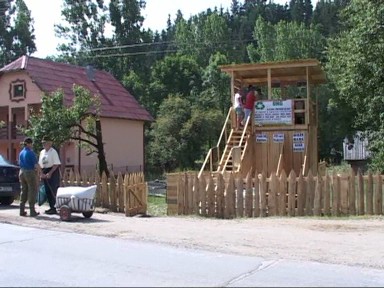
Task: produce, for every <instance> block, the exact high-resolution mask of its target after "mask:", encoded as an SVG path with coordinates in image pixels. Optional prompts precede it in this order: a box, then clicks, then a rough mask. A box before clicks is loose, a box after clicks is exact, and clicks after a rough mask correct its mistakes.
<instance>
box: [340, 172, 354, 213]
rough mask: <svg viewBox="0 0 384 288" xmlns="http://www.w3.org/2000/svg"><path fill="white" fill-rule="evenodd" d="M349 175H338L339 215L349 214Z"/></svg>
mask: <svg viewBox="0 0 384 288" xmlns="http://www.w3.org/2000/svg"><path fill="white" fill-rule="evenodd" d="M349 180H350V179H349V175H345V174H341V175H340V215H341V216H347V215H348V214H349V203H348V198H349V194H350V191H349V188H350V186H351V185H350V182H349Z"/></svg>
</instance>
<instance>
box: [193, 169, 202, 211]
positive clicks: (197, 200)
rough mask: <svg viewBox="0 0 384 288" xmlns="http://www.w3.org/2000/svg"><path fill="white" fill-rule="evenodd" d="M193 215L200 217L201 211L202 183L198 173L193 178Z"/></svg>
mask: <svg viewBox="0 0 384 288" xmlns="http://www.w3.org/2000/svg"><path fill="white" fill-rule="evenodd" d="M193 200H194V203H193V214H196V215H199V210H200V183H199V178H198V177H197V173H195V174H194V178H193Z"/></svg>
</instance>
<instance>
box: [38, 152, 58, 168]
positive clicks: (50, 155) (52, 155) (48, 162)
mask: <svg viewBox="0 0 384 288" xmlns="http://www.w3.org/2000/svg"><path fill="white" fill-rule="evenodd" d="M60 164H61V162H60V158H59V154H57V151H56V150H55V149H54V148H52V147H51V148H49V150H48V151H46V150H45V149H43V150H41V151H40V156H39V165H40V167H41V168H50V167H52V166H53V165H60Z"/></svg>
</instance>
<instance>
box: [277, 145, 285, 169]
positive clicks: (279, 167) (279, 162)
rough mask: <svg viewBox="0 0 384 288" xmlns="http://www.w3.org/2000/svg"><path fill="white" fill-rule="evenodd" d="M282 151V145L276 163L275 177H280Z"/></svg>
mask: <svg viewBox="0 0 384 288" xmlns="http://www.w3.org/2000/svg"><path fill="white" fill-rule="evenodd" d="M283 151H284V144H283V145H281V149H280V155H279V161H278V162H277V169H276V175H277V176H279V175H280V171H281V169H282V166H283Z"/></svg>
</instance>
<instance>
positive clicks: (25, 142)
mask: <svg viewBox="0 0 384 288" xmlns="http://www.w3.org/2000/svg"><path fill="white" fill-rule="evenodd" d="M32 143H33V141H32V138H31V137H27V138H25V139H24V144H32Z"/></svg>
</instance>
